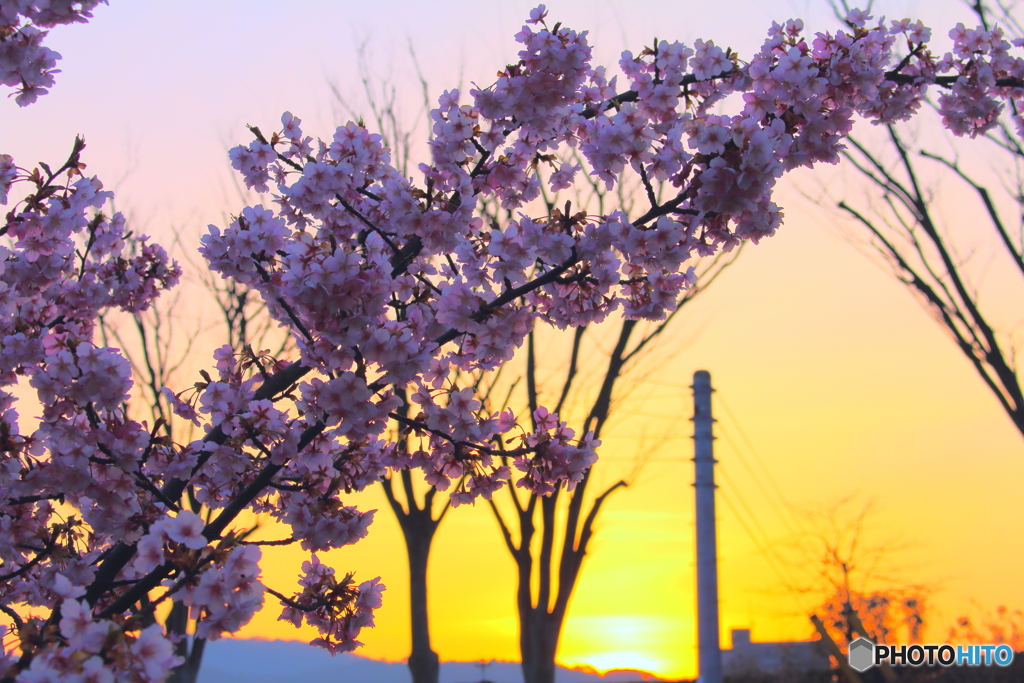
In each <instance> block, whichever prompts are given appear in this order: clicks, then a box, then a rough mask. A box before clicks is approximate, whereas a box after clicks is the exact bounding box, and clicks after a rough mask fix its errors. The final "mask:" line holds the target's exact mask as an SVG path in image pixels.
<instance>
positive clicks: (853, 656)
mask: <svg viewBox="0 0 1024 683" xmlns="http://www.w3.org/2000/svg"><path fill="white" fill-rule="evenodd" d="M849 653H850V654H849V655H848V656H847V659H848V660H849V662H850V668H851V669H853V670H854V671H858V672H862V673H863V672H864V671H867V670H868V669H870V668H871V667H872V666H874V665H875V644H874V643H872V642H871V641H870V640H868V639H867V638H858V639H857V640H855V641H853V642H852V643H850V650H849Z"/></svg>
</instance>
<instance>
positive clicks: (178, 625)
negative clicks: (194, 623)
mask: <svg viewBox="0 0 1024 683" xmlns="http://www.w3.org/2000/svg"><path fill="white" fill-rule="evenodd" d="M166 626H167V632H168V633H169V634H174V635H178V636H181V640H179V641H178V642H177V643H176V644H175V646H174V654H176V655H178V656H180V657H183V658H184V659H185V661H184V662H183V663H182V664H181V665H180V666H178V667H176V668H174V670H172V671H171V675H170V677H168V679H167V683H196V679H197V678H198V677H199V667H200V665H201V664H202V663H203V650H204V649H205V648H206V640H205V639H204V638H196V637H195V636H189V635H188V607H186V606H185V604H184V603H182V602H181V601H179V600H175V601H174V604H173V606H172V607H171V613H170V614H168V615H167V622H166ZM189 645H191V647H189Z"/></svg>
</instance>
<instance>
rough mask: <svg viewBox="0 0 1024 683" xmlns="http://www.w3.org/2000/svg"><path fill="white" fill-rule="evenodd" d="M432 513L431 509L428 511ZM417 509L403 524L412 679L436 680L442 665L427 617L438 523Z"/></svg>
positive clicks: (431, 682) (414, 681) (415, 682)
mask: <svg viewBox="0 0 1024 683" xmlns="http://www.w3.org/2000/svg"><path fill="white" fill-rule="evenodd" d="M428 515H429V511H428ZM423 517H424V516H423V515H417V514H416V513H415V512H414V513H413V514H412V515H409V517H407V518H406V520H405V522H406V523H405V524H403V525H402V527H403V531H404V532H405V542H406V547H407V549H408V554H409V604H410V609H411V616H412V652H411V653H410V654H409V673H410V674H412V683H437V679H438V673H439V669H440V665H439V663H438V659H437V653H436V652H434V651H433V650H432V649H431V648H430V622H429V621H428V618H427V614H428V612H427V560H428V559H429V557H430V544H431V542H432V541H433V540H434V531H435V530H436V528H437V524H436V522H435V521H434V520H432V519H429V517H427V518H425V519H424V518H423Z"/></svg>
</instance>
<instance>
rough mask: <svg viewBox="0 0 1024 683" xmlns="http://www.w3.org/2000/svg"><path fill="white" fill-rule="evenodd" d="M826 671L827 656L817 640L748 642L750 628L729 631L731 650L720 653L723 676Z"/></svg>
mask: <svg viewBox="0 0 1024 683" xmlns="http://www.w3.org/2000/svg"><path fill="white" fill-rule="evenodd" d="M828 669H829V659H828V654H827V653H826V651H825V648H824V647H823V646H822V645H821V641H820V640H808V641H788V642H781V643H754V642H751V640H750V629H747V628H736V629H733V630H732V649H731V650H722V670H723V672H724V673H725V675H726V676H742V675H744V674H756V673H765V674H785V673H788V674H797V673H805V672H809V671H827V670H828Z"/></svg>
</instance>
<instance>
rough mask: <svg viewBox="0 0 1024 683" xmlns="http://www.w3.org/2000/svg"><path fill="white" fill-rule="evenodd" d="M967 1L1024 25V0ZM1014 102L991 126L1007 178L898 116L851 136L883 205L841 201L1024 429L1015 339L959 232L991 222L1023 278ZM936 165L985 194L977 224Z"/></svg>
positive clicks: (1021, 176)
mask: <svg viewBox="0 0 1024 683" xmlns="http://www.w3.org/2000/svg"><path fill="white" fill-rule="evenodd" d="M965 4H966V5H967V6H968V7H969V8H970V9H971V10H972V11H974V13H975V14H976V15H977V16H978V19H979V21H980V22H981V24H982V25H983V26H984V27H985V28H986V29H988V28H991V22H992V19H993V17H994V18H995V19H996V20H997V21H998V22H999V24H1000V25H1001V26H1002V27H1003V29H1004V30H1006V31H1008V33H1009V34H1010V36H1011V37H1020V36H1021V35H1024V34H1022V32H1021V26H1020V24H1019V23H1017V21H1016V20H1015V18H1014V16H1013V14H1012V10H1013V9H1014V8H1015V5H1016V3H1012V4H1008V3H1001V2H1000V3H997V4H996V5H995V6H994V7H993V6H992V5H990V4H989V3H987V2H983V1H982V0H977V1H968V2H966V3H965ZM1011 106H1012V110H1011V111H1010V112H1006V113H1004V115H1003V116H1002V117H1001V118H1000V119H999V121H998V123H997V125H996V126H995V127H994V128H993V129H992V130H990V131H989V132H988V133H987V134H986V135H985V137H986V138H987V141H988V142H989V143H991V145H992V147H991V150H992V154H991V155H990V161H991V166H992V169H993V170H997V169H999V168H1000V167H1003V171H1002V172H1001V176H1000V178H999V180H998V181H996V183H997V185H998V186H988V185H986V184H984V183H983V182H981V181H979V180H978V179H977V175H976V173H975V172H971V171H968V170H967V169H966V168H965V166H964V165H963V164H962V163H961V161H960V160H959V159H957V158H956V156H949V155H944V154H939V153H936V152H933V151H929V150H927V149H922V148H920V147H918V146H917V145H915V144H913V143H911V142H909V141H908V136H907V135H906V134H905V132H904V131H903V130H902V129H901V128H900V127H898V126H889V127H888V129H887V131H886V141H885V144H883V145H881V146H880V145H873V144H870V143H868V142H866V141H865V140H863V139H860V138H850V145H851V147H850V149H848V150H847V151H846V152H845V153H844V156H845V157H846V158H847V160H848V161H849V162H850V163H851V164H852V165H853V167H854V168H855V169H856V170H857V171H858V172H859V174H860V175H861V176H863V177H864V178H866V179H867V180H869V181H870V183H871V185H872V186H873V187H874V189H875V195H874V197H875V200H876V201H874V202H873V204H874V207H875V208H874V209H869V208H864V207H863V206H859V207H858V206H856V205H855V204H854V203H853V202H851V201H849V200H843V201H841V202H839V208H840V209H841V210H843V211H844V212H846V213H847V214H848V215H849V216H851V217H852V218H853V219H854V220H855V221H856V222H857V223H859V224H860V225H861V226H862V227H863V228H864V230H866V231H867V234H868V236H869V238H870V245H871V247H872V248H873V250H874V252H875V253H876V254H878V255H880V256H881V257H882V259H883V260H884V262H885V263H886V264H887V266H888V267H889V268H890V270H891V271H892V273H893V276H894V277H895V278H896V279H897V280H899V281H900V282H902V283H903V284H904V285H905V286H906V287H907V288H908V289H909V290H910V291H911V292H913V293H914V294H915V295H916V296H917V298H918V299H919V300H920V301H921V304H922V305H923V306H924V307H925V308H926V309H927V310H928V312H929V313H930V314H931V315H932V317H933V318H934V319H935V320H936V321H937V322H938V323H939V324H940V325H941V326H942V327H943V328H944V329H945V331H946V332H947V333H948V334H949V335H950V337H952V339H953V341H954V342H955V343H956V345H957V347H958V348H959V349H960V351H961V352H962V353H963V355H964V356H965V357H966V358H967V359H968V360H969V361H970V362H971V364H972V365H973V367H974V369H975V371H976V372H977V373H978V376H979V377H981V379H982V381H983V382H984V383H985V385H986V386H987V387H988V388H989V389H990V390H991V392H992V394H993V395H994V396H995V397H996V399H997V400H998V401H999V404H1000V405H1001V406H1002V407H1003V409H1004V410H1005V411H1006V414H1007V415H1008V416H1009V417H1010V419H1011V420H1012V421H1013V424H1014V425H1015V426H1016V427H1017V429H1018V430H1019V431H1020V432H1021V434H1022V435H1024V394H1022V391H1021V383H1020V379H1019V377H1018V375H1017V367H1016V363H1015V346H1014V340H1013V339H1012V338H1010V337H1009V336H1008V335H1006V334H1004V333H1003V332H1002V331H1000V330H999V329H998V328H997V326H996V325H995V324H994V322H993V320H994V319H995V318H994V310H993V308H992V307H991V306H989V305H987V304H986V302H984V301H983V300H982V297H981V296H980V294H979V291H978V289H977V287H976V286H977V284H978V282H977V280H979V279H980V277H979V276H978V275H977V273H976V272H972V271H971V268H970V261H971V259H970V258H969V253H967V252H968V250H969V249H970V248H971V247H970V246H968V247H966V248H965V247H964V246H963V245H962V243H958V241H957V238H956V237H955V235H956V234H957V233H958V232H959V233H960V234H961V235H962V234H965V233H970V234H972V235H973V236H976V235H977V234H978V231H979V230H980V229H981V228H982V227H983V226H984V224H986V223H987V228H989V229H991V230H992V235H993V237H995V238H996V240H995V241H996V244H997V247H996V249H997V251H999V252H1001V256H1002V257H1005V258H1006V259H1007V261H1008V263H1009V265H1010V269H1011V271H1013V272H1014V274H1015V276H1017V277H1019V278H1020V282H1022V283H1024V138H1022V137H1021V134H1020V131H1019V130H1018V129H1017V128H1016V127H1015V125H1014V123H1013V121H1012V120H1010V116H1009V115H1012V116H1013V117H1014V118H1016V117H1017V116H1018V114H1019V112H1018V111H1017V110H1016V106H1015V105H1011ZM886 148H887V149H886ZM926 165H927V166H930V168H925V166H926ZM934 171H942V172H945V173H946V174H948V175H949V176H951V178H952V179H955V182H957V183H961V184H962V186H963V187H964V188H965V189H967V190H968V191H969V192H970V193H973V194H974V195H975V196H976V197H977V200H978V209H979V210H978V213H977V216H978V218H977V220H974V219H972V220H971V224H970V225H949V224H948V223H946V222H944V221H943V220H942V217H941V211H940V210H939V209H938V207H937V202H936V200H935V195H936V193H935V191H934V189H933V188H931V187H929V186H928V185H927V184H926V182H925V181H924V180H923V178H924V177H925V175H926V174H928V173H930V172H934ZM1007 207H1012V208H1010V209H1008V208H1007Z"/></svg>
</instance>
